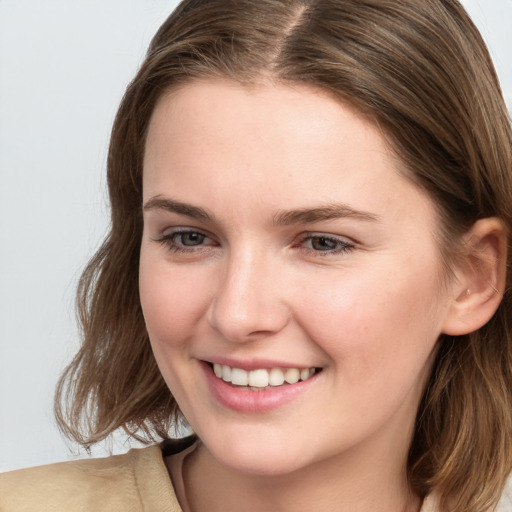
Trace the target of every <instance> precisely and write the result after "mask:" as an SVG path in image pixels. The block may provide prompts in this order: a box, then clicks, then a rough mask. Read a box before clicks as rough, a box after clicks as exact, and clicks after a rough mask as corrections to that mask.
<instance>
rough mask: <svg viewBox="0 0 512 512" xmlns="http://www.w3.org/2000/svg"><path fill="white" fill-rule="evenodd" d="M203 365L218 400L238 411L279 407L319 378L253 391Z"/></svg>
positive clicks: (268, 409) (265, 409)
mask: <svg viewBox="0 0 512 512" xmlns="http://www.w3.org/2000/svg"><path fill="white" fill-rule="evenodd" d="M201 367H202V370H203V372H204V374H205V376H206V380H207V383H208V386H209V388H210V391H211V393H212V395H213V396H214V397H215V399H216V400H217V402H219V403H220V404H221V405H223V406H224V407H227V408H228V409H232V410H234V411H238V412H252V413H259V412H267V411H271V410H273V409H277V408H279V407H281V406H283V405H285V404H287V403H288V402H291V401H292V400H294V399H296V398H297V397H298V396H300V395H301V394H302V393H304V392H305V391H306V390H307V389H308V388H309V387H310V386H311V385H312V384H313V383H314V382H315V381H316V380H317V375H313V376H312V377H310V378H309V379H308V380H305V381H299V382H297V383H296V384H283V385H282V386H276V387H272V388H269V389H265V390H262V391H252V390H250V389H242V388H238V387H235V386H232V385H231V384H228V383H227V382H225V381H223V380H222V379H219V378H218V377H217V376H216V375H215V374H214V373H213V370H212V368H211V367H210V365H209V364H208V363H204V362H201Z"/></svg>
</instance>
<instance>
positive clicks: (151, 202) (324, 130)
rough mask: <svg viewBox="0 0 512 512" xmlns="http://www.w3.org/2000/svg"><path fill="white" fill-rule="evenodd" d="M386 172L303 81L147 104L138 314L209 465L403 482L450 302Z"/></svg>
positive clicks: (418, 221) (430, 222)
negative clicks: (338, 470) (365, 472)
mask: <svg viewBox="0 0 512 512" xmlns="http://www.w3.org/2000/svg"><path fill="white" fill-rule="evenodd" d="M398 165H399V164H398V162H397V160H396V158H395V157H394V156H393V154H392V153H391V152H390V151H389V149H388V147H387V146H386V143H385V140H384V138H383V136H382V135H381V133H380V132H379V130H378V129H377V128H376V127H375V126H374V125H373V124H371V123H369V122H367V121H365V120H363V119H362V118H361V117H360V116H359V115H357V114H356V113H354V111H353V110H352V109H350V108H347V107H346V106H344V105H343V104H341V103H339V102H337V101H335V100H333V99H332V98H331V97H329V96H327V95H326V94H323V93H321V92H320V91H317V90H315V89H311V88H308V87H306V86H303V85H294V86H293V87H290V86H286V85H260V86H257V87H255V88H252V89H248V88H243V87H242V86H238V85H235V84H233V83H230V82H222V81H209V82H208V81H207V82H198V83H193V84H190V85H188V86H186V87H184V88H183V89H180V90H179V91H175V92H173V93H170V94H168V95H167V96H165V97H163V98H162V99H161V100H160V102H159V104H158V105H157V107H156V109H155V112H154V115H153V118H152V120H151V124H150V128H149V132H148V138H147V146H146V153H145V159H144V178H143V190H144V198H143V199H144V205H145V206H144V233H143V238H142V247H141V260H140V296H141V303H142V308H143V312H144V317H145V320H146V324H147V329H148V332H149V336H150V339H151V343H152V347H153V351H154V354H155V357H156V360H157V362H158V365H159V368H160V370H161V372H162V374H163V376H164V379H165V380H166V382H167V384H168V386H169V388H170V389H171V391H172V394H173V395H174V397H175V398H176V400H177V402H178V404H179V407H180V409H181V411H182V412H183V414H184V416H185V417H186V418H187V420H188V421H189V422H190V424H191V426H192V427H193V429H194V430H195V432H196V433H197V434H198V435H199V437H200V438H201V439H202V441H203V443H204V446H205V447H206V449H207V450H208V451H209V453H210V454H212V455H213V457H214V458H215V459H216V460H217V461H219V462H220V463H221V464H224V465H225V466H229V467H230V468H232V469H235V470H239V471H244V472H251V473H260V474H284V473H287V472H290V471H294V470H298V469H300V468H306V467H309V466H310V465H311V464H313V463H316V462H321V461H326V460H328V459H331V460H337V461H338V462H341V461H342V460H347V461H348V460H349V459H350V461H351V464H352V465H353V464H355V461H358V462H357V463H358V464H363V465H364V464H367V465H371V466H372V467H376V466H379V464H380V463H379V461H380V462H382V464H385V465H386V466H387V467H388V469H389V467H390V465H392V466H393V467H395V468H398V469H397V470H401V471H403V468H404V467H405V458H406V454H407V449H408V445H409V443H410V439H411V430H412V428H413V425H414V419H415V414H416V410H417V406H418V403H419V400H420V397H421V394H422V390H423V388H424V385H425V382H426V379H427V378H428V374H429V371H430V368H431V365H432V360H433V355H434V352H435V346H436V341H437V339H438V337H439V335H440V334H441V333H442V332H443V324H444V322H445V321H446V318H447V316H448V315H449V305H450V300H451V299H450V286H449V285H448V286H447V285H446V284H443V279H442V265H441V259H440V255H439V248H438V247H437V245H436V239H435V233H436V215H435V211H434V206H433V205H432V203H431V201H430V200H429V198H428V197H427V195H426V194H425V193H423V192H422V191H420V190H419V189H418V188H417V187H416V186H415V185H414V184H412V182H410V181H409V180H407V179H406V178H404V177H403V176H401V175H400V174H399V173H398V171H397V168H398ZM223 377H224V379H226V380H227V381H229V380H231V381H232V382H231V383H229V382H225V380H224V379H223ZM283 379H285V382H284V383H282V382H283ZM297 379H299V381H298V382H296V380H297ZM287 381H288V382H287ZM272 384H274V385H272ZM333 458H334V459H333ZM352 467H353V466H352Z"/></svg>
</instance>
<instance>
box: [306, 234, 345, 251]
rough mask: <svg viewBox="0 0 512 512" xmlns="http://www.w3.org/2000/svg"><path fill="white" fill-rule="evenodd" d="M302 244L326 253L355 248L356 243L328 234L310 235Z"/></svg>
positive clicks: (309, 248)
mask: <svg viewBox="0 0 512 512" xmlns="http://www.w3.org/2000/svg"><path fill="white" fill-rule="evenodd" d="M302 246H303V247H304V248H305V249H307V250H310V251H313V252H317V253H324V254H326V255H327V254H339V253H343V252H348V251H350V250H352V249H354V244H353V243H350V242H349V241H347V240H345V239H341V238H336V237H333V236H327V235H308V236H306V237H305V238H304V239H303V240H302Z"/></svg>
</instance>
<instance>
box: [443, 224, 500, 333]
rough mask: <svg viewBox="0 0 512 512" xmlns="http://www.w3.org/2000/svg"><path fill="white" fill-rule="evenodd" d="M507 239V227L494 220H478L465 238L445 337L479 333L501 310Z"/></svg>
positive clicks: (453, 288)
mask: <svg viewBox="0 0 512 512" xmlns="http://www.w3.org/2000/svg"><path fill="white" fill-rule="evenodd" d="M506 239H507V233H506V230H505V227H504V224H503V223H502V222H501V221H500V220H499V219H497V218H495V217H490V218H486V219H480V220H478V221H477V222H475V224H474V225H473V226H472V228H471V229H470V230H469V231H468V233H467V234H466V235H465V236H464V245H465V249H464V257H463V260H464V261H463V262H462V264H461V265H460V266H459V268H458V270H457V279H455V280H454V282H453V283H452V288H451V291H452V299H451V304H450V308H449V311H448V314H447V317H446V319H445V323H444V327H443V333H444V334H448V335H452V336H460V335H463V334H468V333H470V332H473V331H476V330H478V329H479V328H480V327H482V326H483V325H485V324H486V323H487V322H488V321H489V320H490V319H491V317H492V316H493V315H494V313H495V312H496V310H497V309H498V306H499V304H500V302H501V299H502V296H503V291H504V287H505V277H506V261H507V244H506Z"/></svg>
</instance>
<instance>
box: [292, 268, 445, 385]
mask: <svg viewBox="0 0 512 512" xmlns="http://www.w3.org/2000/svg"><path fill="white" fill-rule="evenodd" d="M393 268H396V265H395V266H391V265H389V266H387V265H382V266H381V267H380V268H377V266H375V267H374V268H373V270H372V271H368V272H366V273H364V274H359V275H358V276H357V277H354V278H351V277H349V276H347V275H345V276H343V277H342V278H340V280H339V282H336V281H332V280H331V282H330V283H329V286H327V283H325V285H326V286H319V287H317V288H315V289H313V290H311V288H310V289H309V297H307V299H305V300H304V301H303V306H304V307H302V311H301V313H300V314H297V316H298V317H300V318H301V319H302V325H303V328H304V329H305V330H307V331H308V333H309V336H310V337H311V338H312V339H313V340H315V342H316V343H317V344H318V345H319V346H320V347H321V348H322V349H323V351H324V352H325V353H326V354H327V355H328V356H329V357H330V358H331V359H332V360H333V363H334V365H335V366H336V367H337V368H338V369H342V374H343V378H344V379H347V380H354V381H356V380H358V379H359V380H360V379H361V375H362V374H363V375H366V377H365V382H366V383H368V382H371V381H372V380H376V381H377V380H379V379H381V378H382V376H383V375H386V377H387V378H390V379H394V378H395V377H396V378H398V377H399V375H400V374H402V375H403V374H404V373H403V372H405V373H406V374H411V375H413V374H414V372H420V371H421V368H422V367H423V366H424V365H425V363H426V361H427V360H428V359H429V355H430V353H431V352H432V349H433V347H434V346H435V343H436V341H437V339H438V337H439V335H440V332H441V328H440V325H441V321H442V318H443V314H442V311H441V310H440V309H439V308H438V307H437V304H438V299H439V284H438V283H439V280H438V279H437V267H435V266H430V267H429V268H428V269H426V268H424V267H423V268H422V270H423V271H424V272H423V274H421V273H418V270H419V268H418V265H416V266H414V267H412V268H411V270H409V271H404V270H403V269H400V272H399V273H397V272H393Z"/></svg>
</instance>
